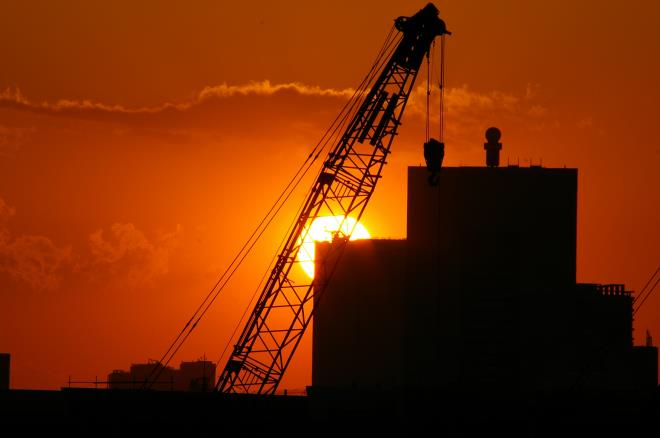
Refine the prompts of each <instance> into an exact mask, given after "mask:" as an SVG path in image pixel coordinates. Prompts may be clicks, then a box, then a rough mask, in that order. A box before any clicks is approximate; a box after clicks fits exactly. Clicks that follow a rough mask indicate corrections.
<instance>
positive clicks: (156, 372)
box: [108, 360, 216, 392]
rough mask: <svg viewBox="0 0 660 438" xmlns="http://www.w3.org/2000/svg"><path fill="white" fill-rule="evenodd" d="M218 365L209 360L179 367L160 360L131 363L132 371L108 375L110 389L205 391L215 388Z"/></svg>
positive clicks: (116, 371)
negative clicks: (173, 366)
mask: <svg viewBox="0 0 660 438" xmlns="http://www.w3.org/2000/svg"><path fill="white" fill-rule="evenodd" d="M215 368H216V366H215V363H213V362H211V361H208V360H197V361H193V362H181V365H180V366H179V369H175V368H172V367H169V366H165V367H163V366H162V365H161V363H160V362H158V361H151V362H148V363H141V364H132V365H131V368H130V370H129V371H123V370H114V371H112V372H111V373H110V374H108V388H109V389H143V388H147V387H148V388H149V389H154V390H160V391H203V392H205V391H210V390H212V389H213V388H214V384H215V371H216V369H215Z"/></svg>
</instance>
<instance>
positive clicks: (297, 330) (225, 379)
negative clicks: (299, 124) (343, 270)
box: [216, 4, 449, 394]
mask: <svg viewBox="0 0 660 438" xmlns="http://www.w3.org/2000/svg"><path fill="white" fill-rule="evenodd" d="M395 25H396V28H397V29H398V30H399V31H400V32H401V33H402V34H403V35H402V37H401V39H400V41H399V43H398V46H397V47H396V49H395V50H394V52H393V54H392V56H391V58H390V59H389V60H388V62H387V63H386V64H385V66H384V68H383V70H382V72H381V73H380V75H379V76H378V78H377V79H376V81H375V82H374V83H373V86H372V87H371V89H370V91H369V92H368V93H367V94H366V97H364V100H363V101H362V103H361V105H360V106H359V107H358V110H357V111H356V112H355V115H354V117H353V118H352V120H351V121H350V122H349V123H348V125H347V128H346V131H345V132H344V134H343V135H342V136H341V137H340V139H339V141H338V143H337V144H336V145H335V146H334V148H333V149H332V150H331V151H330V152H329V153H328V156H327V158H326V160H325V162H324V164H323V168H322V170H321V172H320V173H319V176H318V178H317V179H316V181H315V183H314V185H313V188H312V190H311V192H310V193H309V194H308V196H307V198H306V201H305V203H304V204H303V208H302V210H301V212H300V215H299V217H298V219H297V220H296V222H295V223H294V225H293V227H292V229H291V232H290V234H289V236H288V237H287V240H286V241H285V244H284V246H283V247H282V250H281V252H280V253H279V255H278V256H277V258H276V260H275V264H274V267H273V269H272V271H271V273H270V276H269V278H268V280H267V281H266V283H265V284H264V288H263V289H262V292H261V295H260V296H259V298H258V300H257V302H256V305H255V307H254V309H253V311H252V313H251V315H250V317H249V318H248V320H247V323H246V325H245V326H244V328H243V331H242V332H241V335H240V337H239V339H238V342H237V343H236V344H235V346H234V348H233V351H232V353H231V355H230V357H229V359H228V361H227V364H226V365H225V368H224V370H223V371H222V373H221V375H220V377H219V379H218V383H217V387H216V388H217V389H218V390H219V391H222V392H236V393H258V394H274V393H275V391H276V390H277V387H278V385H279V383H280V381H281V379H282V376H283V374H284V372H285V370H286V368H287V366H288V365H289V362H290V361H291V358H292V357H293V354H294V352H295V350H296V348H297V346H298V344H299V342H300V340H301V338H302V336H303V334H304V332H305V330H306V328H307V326H308V325H309V322H310V321H311V318H312V316H313V313H314V309H313V305H312V300H313V298H314V294H317V298H318V296H319V295H320V294H322V293H323V289H324V288H325V283H324V284H319V285H316V287H314V284H313V281H311V280H309V281H306V282H302V283H301V282H294V281H293V280H292V278H291V277H292V275H291V274H292V269H294V266H295V265H296V264H299V263H300V261H299V260H297V255H298V251H299V250H300V247H301V244H302V242H303V241H304V240H305V237H306V233H307V232H308V231H309V225H310V224H311V223H312V221H313V220H314V219H315V218H317V217H320V216H341V217H343V218H344V219H343V220H342V223H341V224H340V227H339V230H344V229H345V227H346V225H345V224H344V223H343V222H344V221H345V219H346V217H348V216H351V217H353V218H355V219H356V220H359V219H360V217H361V216H362V213H363V212H364V209H365V208H366V206H367V203H368V202H369V199H370V198H371V195H372V194H373V192H374V189H375V187H376V184H377V183H378V180H379V179H380V177H381V172H382V170H383V166H384V165H385V163H386V159H387V156H388V154H389V153H390V147H391V145H392V141H393V140H394V137H395V135H396V133H397V128H398V127H399V125H400V123H401V117H402V115H403V112H404V109H405V107H406V104H407V102H408V98H409V97H410V93H411V92H412V89H413V85H414V82H415V78H416V77H417V73H418V71H419V69H420V66H421V64H422V61H423V58H424V56H425V55H426V54H427V53H428V51H429V49H430V47H431V43H432V42H433V40H434V38H435V37H437V36H440V35H444V34H448V33H449V32H447V30H446V27H445V24H444V22H443V21H442V20H441V19H440V18H439V17H438V10H437V9H436V8H435V6H433V5H432V4H428V5H427V6H426V7H425V8H423V9H422V10H420V11H419V12H418V13H417V14H415V15H413V16H412V17H399V18H398V19H397V20H396V21H395ZM351 232H352V230H349V233H348V235H346V236H343V238H341V239H337V240H338V241H339V242H338V243H337V244H335V245H333V251H335V252H336V251H342V250H343V246H344V245H345V244H346V242H347V241H348V237H349V236H350V233H351Z"/></svg>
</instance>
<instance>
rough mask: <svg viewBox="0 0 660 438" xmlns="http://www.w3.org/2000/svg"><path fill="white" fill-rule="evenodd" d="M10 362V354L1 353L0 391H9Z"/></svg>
mask: <svg viewBox="0 0 660 438" xmlns="http://www.w3.org/2000/svg"><path fill="white" fill-rule="evenodd" d="M10 361H11V356H10V355H9V353H0V391H2V390H7V389H9V368H10Z"/></svg>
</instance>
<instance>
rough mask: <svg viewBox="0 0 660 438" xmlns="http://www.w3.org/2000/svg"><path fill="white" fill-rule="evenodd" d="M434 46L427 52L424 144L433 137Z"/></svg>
mask: <svg viewBox="0 0 660 438" xmlns="http://www.w3.org/2000/svg"><path fill="white" fill-rule="evenodd" d="M432 47H433V46H431V48H430V49H429V50H428V51H427V52H426V131H425V133H424V142H425V143H428V142H429V138H430V137H431V124H430V123H431V122H430V108H431V53H432V51H433V48H432Z"/></svg>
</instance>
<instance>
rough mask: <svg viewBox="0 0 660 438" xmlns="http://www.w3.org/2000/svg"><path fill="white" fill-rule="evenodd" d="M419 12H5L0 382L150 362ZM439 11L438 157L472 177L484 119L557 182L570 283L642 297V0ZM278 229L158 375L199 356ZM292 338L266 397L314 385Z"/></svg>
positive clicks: (218, 340) (652, 41) (351, 8)
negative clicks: (572, 191)
mask: <svg viewBox="0 0 660 438" xmlns="http://www.w3.org/2000/svg"><path fill="white" fill-rule="evenodd" d="M424 5H425V2H424V1H409V0H408V1H403V0H400V1H393V0H378V1H372V0H369V1H354V0H352V1H348V0H333V1H316V2H309V1H297V0H296V1H287V0H282V1H277V2H273V1H261V0H253V1H245V2H234V1H217V0H214V1H210V0H208V1H194V0H193V1H186V2H180V1H177V2H174V1H164V0H159V1H155V0H154V1H151V0H149V1H146V0H141V1H124V0H114V1H112V2H110V1H70V0H60V1H57V2H54V1H46V0H44V1H34V0H21V1H18V0H16V1H14V0H4V1H2V2H1V3H0V59H1V60H2V63H1V68H0V352H9V353H11V354H12V381H11V383H12V387H14V388H50V389H54V388H59V387H60V386H63V385H64V384H65V383H66V380H67V379H68V377H69V376H71V377H72V378H73V379H74V380H89V379H91V380H93V379H94V377H95V376H98V377H99V379H105V376H106V375H107V373H108V372H110V371H111V370H112V369H116V368H124V369H126V368H128V366H129V365H130V364H131V363H135V362H144V361H146V360H147V359H148V358H152V359H156V358H160V356H161V355H162V353H163V352H164V351H165V349H166V348H167V347H168V345H169V343H170V342H171V341H172V339H173V338H174V336H175V335H176V334H177V333H178V331H179V330H180V329H181V328H182V326H183V324H185V322H186V321H187V319H188V318H189V317H190V315H191V314H192V312H193V311H194V309H195V308H196V306H197V305H198V304H199V302H200V300H201V299H202V298H203V297H204V296H205V295H206V293H207V292H208V290H209V289H210V287H211V286H212V285H213V284H214V283H215V281H216V280H217V278H218V276H219V274H220V273H221V272H222V270H223V269H224V268H225V267H226V266H227V264H228V263H229V262H230V261H231V259H232V258H233V256H234V254H235V253H236V251H237V250H238V249H239V248H240V246H241V245H242V243H243V242H244V240H245V239H246V238H247V237H248V236H249V234H250V232H251V231H252V229H253V228H254V227H255V226H256V224H257V223H258V221H259V219H260V218H261V216H262V215H263V214H264V213H265V212H266V210H267V209H268V207H269V206H270V203H272V201H273V200H274V199H275V197H276V196H277V195H278V194H279V192H280V191H281V190H282V188H283V187H284V185H285V184H286V183H287V181H288V179H289V178H290V177H291V176H292V174H293V172H295V170H296V169H297V168H298V166H299V165H300V163H301V162H302V160H304V158H305V156H306V154H307V153H308V152H309V151H310V150H311V148H312V147H313V145H314V144H315V143H316V142H317V141H318V139H319V138H320V137H321V135H322V134H323V131H324V130H325V129H326V128H327V126H328V125H329V124H330V123H331V122H332V120H333V119H334V117H335V116H336V114H337V113H338V112H339V110H340V108H341V107H342V105H343V104H344V103H345V102H346V99H347V98H348V97H349V96H350V94H351V93H352V89H353V88H354V87H356V86H357V85H358V84H359V83H360V81H361V80H362V78H363V77H364V75H365V74H366V72H367V70H368V69H369V68H370V67H371V64H372V62H373V60H374V57H375V55H376V53H377V51H378V50H379V48H380V47H381V45H382V43H383V41H384V39H385V36H386V35H387V33H388V31H389V29H390V28H391V26H392V24H393V19H394V18H396V17H397V16H400V15H412V14H413V13H415V12H416V11H417V10H419V9H420V8H421V7H423V6H424ZM436 5H437V6H438V8H439V9H440V14H441V17H442V18H443V19H444V20H445V21H446V23H447V27H448V28H449V30H451V31H452V32H453V35H452V36H451V37H450V38H449V39H448V41H447V64H446V81H447V83H446V85H447V92H446V156H445V165H449V166H452V165H454V166H456V165H483V164H484V162H485V159H484V157H485V155H484V151H483V142H484V136H483V133H484V131H485V129H486V128H488V127H489V126H498V127H499V128H500V129H501V130H502V133H503V135H502V140H501V141H502V143H503V151H502V161H503V162H504V164H506V163H507V161H509V162H520V164H521V165H524V166H527V165H529V163H530V162H531V163H533V164H539V163H540V162H541V160H542V164H543V165H544V166H547V167H563V166H566V167H575V168H578V169H579V183H578V184H579V194H578V247H577V256H578V259H577V260H578V266H577V273H578V281H581V282H597V283H625V284H626V286H627V288H628V289H631V290H639V289H641V288H642V286H643V285H644V283H645V282H646V280H647V279H648V277H649V276H650V275H651V274H652V273H653V271H654V270H655V269H656V267H657V266H658V265H659V264H660V232H659V228H660V227H659V226H658V225H659V224H660V192H659V190H658V189H659V188H660V172H658V169H659V165H660V129H659V128H658V127H659V126H660V124H659V120H658V114H659V112H658V106H659V103H660V86H659V84H658V80H659V78H660V38H659V37H658V35H657V28H658V23H659V22H660V2H657V1H655V0H633V1H627V2H623V1H608V2H602V1H595V0H579V1H568V0H554V1H534V2H530V1H527V0H500V1H497V2H495V1H489V0H480V1H477V0H474V1H471V0H470V1H465V0H463V1H458V0H451V1H438V2H436ZM435 74H437V72H436V73H435ZM425 77H426V72H425V71H423V72H422V73H420V81H419V82H418V84H419V85H422V84H423V83H424V81H425ZM436 96H437V95H435V96H434V98H436ZM423 97H424V96H423V91H422V90H420V92H419V93H416V94H415V95H414V96H413V97H412V98H411V102H410V106H409V108H408V109H407V112H406V114H405V115H404V124H403V126H402V128H401V130H400V135H399V137H398V138H397V140H396V141H395V144H394V146H393V154H392V156H391V159H390V160H389V164H388V166H387V168H386V169H385V171H384V178H383V180H382V182H381V183H380V185H379V187H378V188H377V190H376V194H375V195H374V198H373V200H372V201H371V204H370V206H369V208H368V209H367V213H366V216H365V218H364V224H365V226H366V227H367V229H368V230H369V232H370V233H371V235H372V236H375V237H394V238H403V237H405V227H406V223H405V221H406V217H405V216H406V213H405V202H406V199H405V193H406V181H405V175H406V167H407V166H409V165H419V164H421V163H422V162H423V156H422V143H423V141H424V118H423V111H424V99H423ZM433 111H434V114H433V115H434V117H437V112H435V111H436V109H435V108H434V109H433ZM433 129H434V132H435V130H436V129H437V128H436V127H435V125H434V128H433ZM302 195H303V193H298V196H302ZM291 214H292V210H291V209H289V210H287V211H286V212H285V215H284V218H283V220H282V221H280V222H278V223H276V224H274V227H273V229H272V230H271V232H269V233H268V235H267V236H265V238H264V240H263V242H261V243H260V244H259V245H258V246H257V247H256V251H255V254H254V257H252V258H251V259H250V260H249V261H248V262H247V263H246V265H245V267H244V269H242V270H241V271H240V273H239V274H238V276H237V278H236V281H234V282H233V283H232V285H231V287H230V288H229V289H228V290H227V291H226V293H224V294H223V295H222V297H221V298H220V299H219V301H218V303H217V304H216V305H215V306H214V308H213V309H212V311H211V312H210V313H209V314H208V316H207V318H206V319H205V320H204V321H203V323H202V324H201V326H200V327H199V329H198V330H197V332H196V333H195V334H194V335H193V337H192V338H191V339H190V341H189V342H188V343H187V344H186V345H185V347H184V348H183V349H182V351H181V353H180V354H179V355H178V356H177V358H176V360H175V363H174V364H173V365H175V366H178V363H179V361H181V360H192V359H197V358H199V357H201V356H202V355H204V354H205V355H206V356H207V357H209V358H210V359H212V360H216V359H217V358H218V356H219V355H220V353H221V352H222V349H223V348H224V346H225V344H226V342H227V339H228V336H229V334H230V333H231V330H232V329H233V328H234V326H235V325H236V323H237V322H238V319H239V318H240V315H241V313H242V311H243V309H244V308H245V306H246V304H247V302H248V300H249V298H250V296H251V295H252V293H253V291H254V288H255V287H256V285H257V282H258V279H259V278H260V276H261V274H262V273H263V271H264V269H266V267H267V263H268V260H270V257H271V256H272V255H273V252H274V250H275V246H276V245H277V244H278V243H279V241H280V239H281V238H282V233H283V232H284V227H285V226H286V224H287V223H288V221H289V220H290V217H291ZM659 316H660V293H658V292H657V291H656V293H655V295H654V296H653V297H652V298H650V299H649V300H648V301H647V302H646V303H645V305H644V307H643V308H642V310H641V311H640V312H639V313H638V314H637V315H636V317H635V342H636V343H637V344H640V343H642V342H643V341H644V333H645V330H647V329H648V330H650V331H651V333H652V334H653V335H655V337H656V339H657V340H660V317H659ZM309 345H310V344H309V337H308V339H307V340H306V341H305V343H304V345H303V346H302V348H301V351H300V354H299V355H298V356H297V357H296V360H295V362H294V363H293V364H292V367H291V369H290V373H289V375H288V376H287V377H286V379H285V381H284V384H283V386H284V387H288V388H302V387H304V386H305V385H306V384H309V383H310V382H311V378H310V370H309V351H310V347H309ZM222 365H224V363H222V364H221V366H222Z"/></svg>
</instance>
